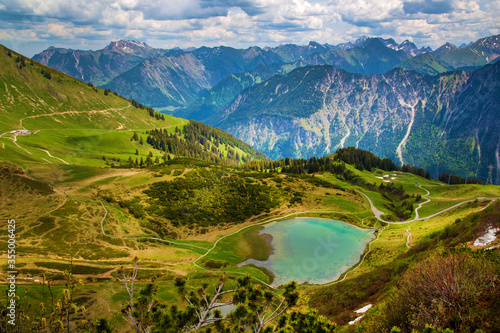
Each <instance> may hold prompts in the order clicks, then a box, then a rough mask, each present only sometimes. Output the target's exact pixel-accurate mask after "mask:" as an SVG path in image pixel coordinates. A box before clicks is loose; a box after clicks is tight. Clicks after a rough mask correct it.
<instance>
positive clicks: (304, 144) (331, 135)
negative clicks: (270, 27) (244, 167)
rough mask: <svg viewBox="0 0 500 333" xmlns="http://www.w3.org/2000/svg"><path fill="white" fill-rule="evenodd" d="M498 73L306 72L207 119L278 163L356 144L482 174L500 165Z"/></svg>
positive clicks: (261, 88)
mask: <svg viewBox="0 0 500 333" xmlns="http://www.w3.org/2000/svg"><path fill="white" fill-rule="evenodd" d="M499 68H500V64H499V63H496V64H494V65H489V66H486V67H485V68H482V69H479V70H476V71H474V72H464V71H459V72H452V73H448V74H441V75H439V76H424V75H421V74H418V73H416V72H414V71H404V70H402V69H395V70H392V71H390V72H388V73H386V74H381V75H371V76H363V75H361V74H352V73H347V72H345V71H343V70H339V69H336V68H335V67H331V66H314V67H305V68H299V69H296V70H294V71H293V72H291V73H289V74H287V75H285V76H274V77H272V78H271V79H269V80H268V81H266V82H264V83H262V84H259V85H257V86H255V87H253V88H250V89H247V90H245V91H243V92H242V93H240V94H239V95H238V96H237V97H236V98H235V99H234V100H233V101H232V102H231V103H230V104H228V105H227V106H226V107H225V108H224V109H223V110H222V112H220V113H219V114H216V115H215V116H214V117H213V118H211V120H210V122H209V123H210V124H212V125H215V126H218V127H220V128H222V129H224V130H227V131H229V132H230V133H232V134H234V135H235V136H236V137H238V138H240V139H243V140H244V141H246V142H248V143H249V144H251V145H253V146H254V147H256V148H257V149H259V150H261V151H262V152H264V153H265V154H267V155H268V156H270V157H272V158H278V157H284V156H293V157H306V156H313V155H326V154H329V153H331V152H333V151H335V149H336V148H338V147H346V146H356V147H359V148H364V149H368V150H370V151H372V152H374V153H375V154H377V155H379V156H384V157H389V158H391V159H394V160H396V161H399V162H400V163H407V164H412V165H418V166H420V167H423V168H429V169H431V172H437V170H438V169H439V171H443V170H449V171H452V172H454V173H456V174H460V175H464V176H472V175H476V174H477V175H480V176H484V175H485V172H486V171H487V170H486V169H485V167H486V166H487V165H489V164H490V163H493V164H494V165H495V166H496V167H498V166H499V164H500V163H499V161H498V152H499V151H500V137H499V133H498V131H497V130H496V128H500V112H499V105H500V84H499V81H498V79H499V77H500V76H499V71H500V70H499Z"/></svg>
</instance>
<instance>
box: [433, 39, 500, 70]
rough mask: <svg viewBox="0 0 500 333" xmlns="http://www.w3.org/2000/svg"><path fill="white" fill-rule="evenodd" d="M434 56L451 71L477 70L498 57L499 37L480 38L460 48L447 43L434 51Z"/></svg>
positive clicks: (499, 54)
mask: <svg viewBox="0 0 500 333" xmlns="http://www.w3.org/2000/svg"><path fill="white" fill-rule="evenodd" d="M434 54H435V55H437V57H438V58H439V60H440V61H442V62H444V63H445V64H446V65H448V66H449V67H450V68H452V69H474V68H478V67H481V66H484V65H486V64H489V63H491V62H493V61H494V60H495V59H497V58H498V57H499V56H500V35H496V36H491V37H486V38H481V39H479V40H477V41H476V42H474V43H473V44H471V45H469V46H466V47H462V48H457V47H456V46H454V45H452V44H449V43H447V44H445V45H443V46H442V47H440V48H439V49H437V50H436V51H434Z"/></svg>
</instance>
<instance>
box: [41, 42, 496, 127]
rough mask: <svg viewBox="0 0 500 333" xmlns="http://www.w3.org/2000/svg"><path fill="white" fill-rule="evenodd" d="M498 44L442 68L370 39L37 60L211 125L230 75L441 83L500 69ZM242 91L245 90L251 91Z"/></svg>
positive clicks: (122, 46) (453, 52)
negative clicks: (410, 78) (309, 74)
mask: <svg viewBox="0 0 500 333" xmlns="http://www.w3.org/2000/svg"><path fill="white" fill-rule="evenodd" d="M498 38H499V37H498V36H492V37H487V38H483V39H481V40H479V41H477V42H475V43H473V44H472V45H469V46H467V47H464V48H457V47H456V46H454V45H451V44H446V45H443V46H442V47H441V48H439V49H438V50H436V51H434V53H433V54H434V55H435V56H436V58H437V60H436V59H433V58H432V57H431V56H430V55H429V54H427V55H425V53H426V52H427V53H429V52H430V51H431V50H430V49H429V48H428V47H427V48H420V49H418V48H417V47H416V45H415V44H413V43H411V42H410V41H404V42H403V43H401V44H398V43H397V42H396V41H394V40H393V39H383V38H368V37H362V38H360V39H358V40H357V41H356V42H355V43H344V44H339V45H337V46H333V45H328V44H324V45H322V44H319V43H316V42H310V43H309V44H308V45H294V44H285V45H279V46H277V47H273V48H269V47H265V48H260V47H250V48H247V49H235V48H231V47H225V46H219V47H213V48H209V47H200V48H197V49H194V50H189V51H188V50H181V49H178V48H177V49H172V50H162V49H154V48H151V47H150V46H148V45H146V44H141V43H138V42H131V41H119V42H113V43H111V44H110V45H109V46H107V47H106V48H104V49H102V50H98V51H79V50H67V49H55V48H49V49H48V50H45V51H44V52H42V53H40V54H38V55H36V56H35V57H34V59H35V60H37V61H40V62H42V63H44V64H46V65H48V66H50V67H53V68H56V69H58V70H61V71H63V72H65V73H67V74H69V75H71V76H73V77H75V78H78V79H80V80H83V81H86V82H91V83H93V84H94V85H97V86H99V87H102V88H108V89H111V90H112V91H117V92H118V93H119V94H121V95H124V96H126V97H127V98H133V99H135V100H137V101H138V102H140V103H142V104H144V105H147V106H150V107H156V108H167V107H168V108H172V107H174V108H184V107H188V106H190V104H192V103H194V104H193V106H192V107H190V111H186V112H185V113H186V114H188V117H190V118H195V119H204V117H205V116H204V115H203V114H204V112H205V111H206V110H205V109H203V108H202V109H200V112H201V113H202V115H200V116H197V115H196V112H194V108H197V107H198V106H199V105H200V101H198V99H200V98H203V97H207V98H208V100H212V99H215V100H217V101H218V102H217V103H216V105H215V106H214V107H215V108H220V105H219V104H220V103H222V102H221V101H223V100H224V101H227V99H228V97H227V96H229V94H227V93H226V92H221V96H216V94H217V91H218V89H219V88H220V87H218V88H216V89H215V90H214V91H212V92H211V93H210V95H209V96H205V94H207V92H208V91H209V90H210V89H212V88H215V86H216V85H217V84H218V83H220V82H221V81H222V80H224V79H226V78H228V80H231V76H230V75H232V74H234V75H237V76H238V75H239V74H241V73H244V72H250V71H252V70H254V69H255V68H256V67H257V66H259V65H266V66H270V65H273V64H275V65H283V64H293V63H296V62H297V61H301V62H302V63H301V65H333V66H335V67H337V68H340V69H344V70H346V71H348V72H351V73H361V74H365V75H369V74H382V73H385V72H387V71H389V70H391V69H393V68H395V67H403V68H407V69H414V70H417V71H419V72H421V73H425V74H433V75H434V74H437V73H442V72H445V71H448V70H449V69H475V68H478V67H481V66H484V65H486V64H487V63H491V62H492V61H495V59H496V58H497V57H498V55H499V54H500V43H499V42H498ZM414 57H415V58H414ZM413 59H414V61H412V60H413ZM247 78H248V77H247ZM223 85H227V83H224V84H223ZM237 86H238V84H235V85H232V88H231V89H233V90H234V91H235V90H236V87H237ZM239 86H240V88H241V89H244V88H246V87H248V86H249V84H247V83H245V84H241V85H239ZM239 91H241V90H239ZM239 91H238V92H239ZM232 94H233V96H234V93H232ZM195 101H196V102H195ZM214 107H211V108H212V109H213V108H214ZM213 112H215V111H210V112H209V113H213Z"/></svg>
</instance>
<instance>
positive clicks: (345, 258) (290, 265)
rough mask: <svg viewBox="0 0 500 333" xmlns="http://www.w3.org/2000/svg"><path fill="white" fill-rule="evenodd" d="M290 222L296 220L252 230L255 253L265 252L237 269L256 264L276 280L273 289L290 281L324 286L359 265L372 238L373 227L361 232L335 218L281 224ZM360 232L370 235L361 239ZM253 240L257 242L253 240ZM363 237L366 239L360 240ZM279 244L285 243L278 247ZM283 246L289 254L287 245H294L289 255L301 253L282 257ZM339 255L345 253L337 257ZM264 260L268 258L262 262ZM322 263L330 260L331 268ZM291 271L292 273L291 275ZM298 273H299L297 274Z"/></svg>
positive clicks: (306, 218)
mask: <svg viewBox="0 0 500 333" xmlns="http://www.w3.org/2000/svg"><path fill="white" fill-rule="evenodd" d="M291 220H292V221H293V220H294V221H295V223H294V224H292V225H291V226H286V225H283V224H282V223H280V222H282V221H275V222H272V223H269V224H266V226H265V227H263V228H259V230H255V231H254V232H253V233H252V237H255V238H254V239H255V241H254V242H252V243H253V245H258V246H259V249H258V250H255V252H257V253H260V254H264V252H265V256H260V257H259V258H255V256H253V257H254V258H248V259H247V260H244V261H242V262H240V263H239V264H238V266H239V267H242V266H250V265H251V266H254V265H255V266H257V267H258V268H262V269H261V270H262V271H264V270H266V271H270V272H271V273H272V275H273V276H274V277H275V278H274V279H273V282H275V285H276V286H278V285H281V284H283V283H284V282H283V281H284V280H289V279H293V280H297V281H299V283H301V284H302V283H304V284H315V285H321V284H327V283H331V282H332V281H335V280H336V279H338V278H339V277H340V276H342V274H344V273H345V272H347V271H349V270H350V269H351V268H352V267H354V266H356V265H357V264H358V263H359V261H360V260H361V258H362V257H363V256H364V253H365V252H366V250H367V246H368V244H369V243H370V242H371V241H372V240H373V236H374V235H373V231H374V229H373V228H369V229H364V228H360V227H358V226H355V225H353V224H351V223H347V222H343V221H339V220H334V219H328V218H318V217H310V216H309V217H294V218H292V219H286V220H283V221H291ZM267 228H269V229H267ZM339 228H340V229H339ZM265 229H267V230H265ZM285 230H286V231H285ZM337 230H338V231H337ZM349 230H350V231H349ZM360 231H361V232H362V234H365V233H369V234H370V236H368V234H367V235H366V236H362V234H361V235H360V234H359V232H360ZM273 233H274V234H273ZM278 235H279V237H278V238H277V239H274V238H273V236H278ZM303 237H306V238H304V240H305V242H302V241H300V243H299V244H297V243H296V242H294V241H293V240H300V239H302V238H303ZM359 237H361V239H360V238H359ZM256 238H258V239H259V241H256ZM362 238H365V239H363V240H362ZM273 240H274V241H273ZM276 242H277V243H276ZM282 242H285V243H283V244H281V243H282ZM353 242H354V243H357V245H356V246H354V247H351V244H354V243H353ZM264 244H265V245H264ZM283 245H285V246H286V249H287V250H286V251H287V252H286V253H289V252H288V251H289V246H294V248H295V250H293V252H290V253H296V254H299V253H300V256H299V257H297V258H296V259H294V260H290V259H289V257H287V255H285V256H284V252H283V250H284V249H283ZM264 247H265V248H264ZM275 247H277V248H275ZM252 252H254V251H252ZM342 252H343V253H345V254H341V255H340V256H339V254H340V253H342ZM353 252H357V253H356V254H355V253H353ZM271 254H274V256H271ZM264 257H267V258H266V259H264ZM327 258H329V259H327ZM325 260H328V261H329V262H331V260H333V262H331V263H332V264H333V266H332V265H326V261H325ZM325 267H326V269H325ZM291 271H293V272H294V273H292V274H290V273H291ZM297 272H299V273H298V275H297ZM266 275H268V274H266ZM268 276H269V275H268ZM301 280H302V281H301ZM273 285H274V284H273Z"/></svg>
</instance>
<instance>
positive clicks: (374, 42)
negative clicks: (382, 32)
mask: <svg viewBox="0 0 500 333" xmlns="http://www.w3.org/2000/svg"><path fill="white" fill-rule="evenodd" d="M409 58H411V55H409V54H408V53H406V52H403V51H396V50H394V49H392V48H389V47H387V46H386V45H385V44H384V43H383V42H382V41H381V40H380V39H379V38H368V39H367V40H366V41H365V42H364V43H363V44H362V45H360V46H357V47H354V48H352V49H349V50H345V51H344V50H334V49H332V50H329V51H328V52H327V53H325V54H315V55H313V56H310V57H308V58H307V59H306V62H307V63H308V64H310V65H333V66H335V67H337V68H341V69H344V70H346V71H348V72H351V73H361V74H367V75H368V74H375V73H385V72H387V71H388V70H390V69H392V68H394V67H395V66H396V65H397V64H399V63H401V62H403V61H405V60H407V59H409Z"/></svg>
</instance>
